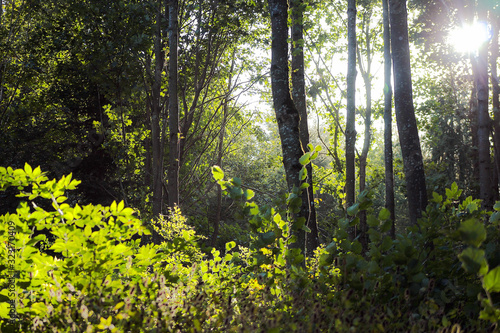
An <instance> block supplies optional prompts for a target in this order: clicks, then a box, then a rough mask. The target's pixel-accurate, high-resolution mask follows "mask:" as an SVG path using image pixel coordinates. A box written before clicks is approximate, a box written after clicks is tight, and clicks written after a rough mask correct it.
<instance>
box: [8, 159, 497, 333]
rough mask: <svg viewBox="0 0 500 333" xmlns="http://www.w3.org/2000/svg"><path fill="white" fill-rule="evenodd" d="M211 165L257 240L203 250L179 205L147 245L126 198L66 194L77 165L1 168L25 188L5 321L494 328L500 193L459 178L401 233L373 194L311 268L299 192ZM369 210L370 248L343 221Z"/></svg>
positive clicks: (48, 325) (59, 327) (190, 327)
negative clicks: (264, 187) (270, 190)
mask: <svg viewBox="0 0 500 333" xmlns="http://www.w3.org/2000/svg"><path fill="white" fill-rule="evenodd" d="M305 159H307V158H305ZM304 162H306V161H304ZM213 175H214V178H215V179H216V180H217V181H218V182H219V184H220V185H221V186H222V187H223V189H224V191H225V192H226V193H227V195H229V196H230V197H231V198H233V200H235V201H236V202H238V204H239V206H240V209H241V216H240V217H241V218H242V219H244V220H246V221H247V223H249V225H250V228H251V230H252V234H253V236H252V239H253V240H252V242H251V245H250V247H249V248H248V249H245V248H242V247H239V248H238V247H237V246H236V245H237V244H236V243H235V242H228V243H227V244H226V245H225V248H224V251H223V252H221V251H219V250H216V249H208V250H206V249H204V247H203V246H202V245H201V244H199V243H198V240H199V237H198V236H196V234H195V233H194V232H193V230H192V229H191V228H190V227H189V226H186V224H185V222H186V220H185V218H184V217H183V216H182V214H181V213H180V211H179V210H174V211H173V212H171V214H170V215H169V216H166V217H165V218H163V219H160V223H159V224H158V225H159V226H160V227H159V229H158V230H159V231H160V233H162V234H163V236H164V237H165V239H166V241H165V242H163V243H162V244H161V245H155V246H152V245H141V244H140V235H146V234H147V233H148V232H147V229H146V228H145V227H144V226H143V223H142V222H141V221H140V220H138V219H137V218H136V217H134V211H133V210H132V209H130V208H126V207H125V206H124V204H123V203H116V202H115V203H113V204H112V205H110V206H109V207H103V206H93V205H88V206H84V207H80V206H79V205H78V204H74V205H69V204H68V203H67V199H66V196H65V195H66V194H65V192H66V191H67V190H73V189H75V187H76V186H77V185H78V181H76V180H72V178H71V175H69V176H65V177H62V178H61V179H60V180H58V181H56V180H49V179H48V178H47V177H46V175H45V174H44V173H42V172H41V170H40V168H35V169H32V168H31V167H30V166H29V165H25V167H24V169H16V170H14V169H12V168H0V189H1V190H2V191H4V190H6V189H7V188H8V187H15V188H16V189H17V190H18V191H19V196H20V197H22V198H23V201H22V202H21V203H20V205H19V207H18V209H17V211H16V212H15V213H13V214H6V215H3V216H1V217H0V219H1V222H2V223H1V226H2V229H1V231H0V238H1V240H2V242H1V244H2V245H1V247H0V251H1V258H2V261H1V262H0V265H1V267H2V270H3V271H4V272H7V273H8V274H10V275H7V276H6V275H2V277H1V279H0V286H1V288H2V289H1V291H0V302H1V303H0V317H1V319H0V324H1V327H2V332H13V331H15V330H19V331H30V332H44V331H47V330H51V331H55V332H83V331H88V332H91V331H103V330H106V331H108V330H109V331H111V332H118V331H136V332H154V331H168V332H208V331H213V330H219V331H220V330H222V331H239V332H254V331H268V332H280V331H287V332H288V331H297V332H315V331H332V330H334V331H336V332H352V331H360V332H361V331H379V332H395V331H411V332H429V331H440V330H444V329H447V330H457V329H461V330H464V331H470V330H474V331H489V330H492V329H493V328H494V327H495V326H491V325H496V323H497V322H498V320H499V311H500V310H498V304H497V302H498V298H497V297H496V296H497V293H498V292H500V287H499V285H500V282H499V281H500V277H499V274H498V271H499V270H498V267H497V265H498V264H499V263H500V258H499V257H498V253H499V251H498V246H499V244H498V239H499V238H498V221H499V220H500V218H499V216H500V203H499V204H497V206H495V212H493V213H492V214H486V213H484V212H482V211H481V210H480V202H478V201H477V200H472V199H471V198H467V199H466V200H464V201H463V202H460V201H459V200H458V198H459V197H460V195H461V191H460V190H459V189H458V187H457V186H456V184H454V185H453V186H452V187H451V188H450V189H447V190H446V196H445V197H443V196H441V195H439V194H434V196H433V199H432V203H431V204H430V205H429V207H428V208H427V211H426V214H425V216H424V217H423V218H422V219H421V220H420V221H419V224H418V225H417V226H414V227H413V228H411V230H410V231H409V233H408V234H406V235H401V234H400V235H398V236H397V238H396V239H394V240H393V239H391V238H390V237H389V236H388V235H387V234H388V233H387V232H388V230H389V228H390V225H391V221H390V220H389V213H388V211H387V210H385V209H382V210H381V211H379V212H378V214H375V212H374V211H373V208H372V205H373V203H372V200H371V195H370V193H369V192H363V193H362V194H361V195H360V196H359V197H358V201H357V203H356V204H355V205H354V206H352V207H350V208H349V209H348V217H346V218H345V219H342V220H340V221H339V222H338V228H337V229H336V231H335V238H334V239H333V241H332V242H331V243H330V244H328V245H326V246H323V247H320V248H318V249H317V250H316V252H315V255H314V257H311V258H309V259H308V261H307V266H306V267H304V266H302V264H301V263H302V260H303V256H302V254H301V253H300V252H297V251H296V250H295V249H289V248H288V246H287V245H288V243H290V241H293V239H292V238H291V237H290V228H293V227H294V226H293V225H289V224H288V223H287V222H286V221H287V218H288V217H289V216H291V215H290V214H291V213H292V212H293V206H294V205H293V202H292V201H293V195H292V196H291V197H289V208H287V209H285V210H282V209H277V208H273V207H259V206H258V205H257V204H256V203H255V202H254V201H252V199H253V194H254V193H253V192H252V191H251V190H248V189H243V188H242V187H241V183H240V181H239V180H238V179H237V178H233V179H230V180H224V173H223V172H222V170H221V169H220V168H213ZM42 207H43V208H42ZM362 210H366V211H367V212H368V218H367V221H368V225H369V227H370V229H369V238H370V245H369V249H368V251H367V252H366V253H363V252H362V246H361V244H360V243H359V241H358V240H357V239H355V240H353V241H351V240H349V239H348V237H347V231H346V230H347V228H348V227H349V226H355V225H356V224H357V223H358V222H359V218H358V216H357V215H358V214H359V212H360V211H362ZM486 216H490V218H489V222H488V223H487V224H486V226H485V225H484V224H483V222H482V221H484V217H486ZM10 226H14V229H15V231H14V229H13V228H12V227H11V228H10V229H9V227H10ZM165 228H168V229H165ZM138 236H139V237H138ZM43 242H48V245H46V246H42V244H43ZM9 253H13V255H14V256H15V264H14V267H13V268H14V269H15V271H12V267H10V264H11V263H10V262H9V259H8V258H11V257H9ZM490 266H491V267H494V268H493V269H490ZM461 267H464V268H465V269H462V268H461ZM11 273H12V274H11ZM478 295H479V300H480V302H478V300H477V297H478ZM11 300H13V301H15V302H16V308H15V309H16V311H17V320H15V321H10V320H9V319H8V318H9V310H10V308H9V302H10V301H11ZM11 315H12V313H11Z"/></svg>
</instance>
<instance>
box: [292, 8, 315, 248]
mask: <svg viewBox="0 0 500 333" xmlns="http://www.w3.org/2000/svg"><path fill="white" fill-rule="evenodd" d="M304 10H305V4H304V1H303V0H292V1H291V11H292V67H291V68H292V97H293V103H294V104H295V107H296V108H297V111H298V112H299V116H300V120H299V135H300V142H301V145H302V149H303V150H304V148H305V147H307V145H308V144H309V127H308V122H307V105H306V89H305V78H304V31H303V30H304V24H303V20H304V17H303V16H304V14H303V13H304ZM306 169H307V182H308V184H309V185H310V186H309V187H308V188H306V189H304V192H306V194H307V199H306V200H307V203H306V204H307V212H306V216H307V221H306V225H307V226H308V227H309V229H310V230H311V232H310V233H308V234H307V236H306V248H307V252H308V254H312V253H313V251H314V250H315V249H316V248H317V247H318V246H319V239H318V226H317V222H316V209H315V208H314V191H313V170H312V165H311V163H309V164H308V165H307V166H306Z"/></svg>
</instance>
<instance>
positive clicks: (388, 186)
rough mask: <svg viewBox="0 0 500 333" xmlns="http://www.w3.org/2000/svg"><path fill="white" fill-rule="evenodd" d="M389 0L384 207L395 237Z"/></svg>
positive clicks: (385, 2) (386, 18) (386, 10)
mask: <svg viewBox="0 0 500 333" xmlns="http://www.w3.org/2000/svg"><path fill="white" fill-rule="evenodd" d="M388 1H389V0H382V10H383V25H384V162H385V207H386V208H387V209H388V210H389V212H390V213H391V220H392V227H391V237H392V238H393V239H394V238H395V237H396V212H395V204H394V166H393V155H392V84H391V66H392V62H391V32H390V26H389V2H388Z"/></svg>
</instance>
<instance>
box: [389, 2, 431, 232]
mask: <svg viewBox="0 0 500 333" xmlns="http://www.w3.org/2000/svg"><path fill="white" fill-rule="evenodd" d="M389 11H390V26H391V46H392V61H393V67H394V87H395V88H394V104H395V109H396V122H397V125H398V133H399V142H400V145H401V152H402V157H403V164H404V171H405V177H406V186H407V198H408V208H409V215H410V221H411V223H412V224H416V222H417V218H419V217H421V216H422V212H423V211H425V208H426V206H427V190H426V184H425V173H424V163H423V158H422V151H421V148H420V139H419V137H418V128H417V121H416V119H415V108H414V105H413V92H412V81H411V66H410V47H409V42H408V21H407V9H406V0H389Z"/></svg>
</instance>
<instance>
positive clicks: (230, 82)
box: [211, 50, 236, 246]
mask: <svg viewBox="0 0 500 333" xmlns="http://www.w3.org/2000/svg"><path fill="white" fill-rule="evenodd" d="M232 54H233V56H232V57H231V59H232V60H231V69H230V70H229V78H228V81H227V92H226V95H225V96H224V102H223V103H224V105H223V106H222V112H223V114H222V121H221V125H220V133H219V143H218V149H217V165H218V166H220V167H221V168H222V156H223V153H224V136H225V135H226V123H227V121H228V117H229V101H230V97H231V91H232V88H233V71H234V65H235V59H236V56H235V50H233V53H232ZM221 212H222V188H221V187H220V186H217V208H216V211H215V221H214V232H213V234H212V239H211V246H215V244H216V243H217V237H218V236H219V225H220V219H221Z"/></svg>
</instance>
